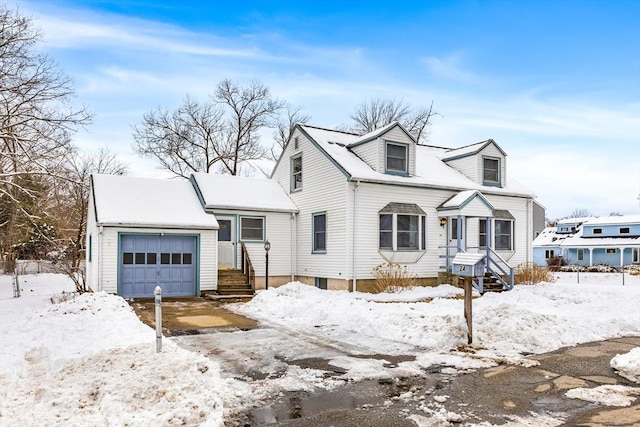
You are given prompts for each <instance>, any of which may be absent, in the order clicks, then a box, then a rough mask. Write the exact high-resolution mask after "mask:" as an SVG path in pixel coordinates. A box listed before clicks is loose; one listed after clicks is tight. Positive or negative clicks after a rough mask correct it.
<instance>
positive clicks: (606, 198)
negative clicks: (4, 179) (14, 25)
mask: <svg viewBox="0 0 640 427" xmlns="http://www.w3.org/2000/svg"><path fill="white" fill-rule="evenodd" d="M7 4H8V5H9V6H10V7H12V6H16V7H18V8H19V10H20V11H21V12H22V13H25V14H29V15H32V16H33V17H34V18H35V19H36V24H37V25H38V26H39V27H40V28H41V29H42V32H43V34H44V37H45V43H44V45H43V46H42V49H43V51H44V52H45V53H47V54H49V55H50V56H51V57H53V58H54V59H55V60H56V61H57V62H58V64H59V65H60V67H61V68H62V70H63V71H64V72H65V73H66V74H67V75H69V76H70V77H71V78H72V79H73V80H74V81H75V84H76V88H77V91H78V96H77V99H76V101H77V102H78V103H83V104H85V105H87V106H88V107H89V108H90V109H91V110H93V111H94V112H95V113H96V118H95V120H94V124H92V125H91V126H89V127H88V128H87V129H86V130H83V131H81V132H79V133H78V134H77V135H76V136H75V138H74V139H75V140H76V142H77V143H78V144H79V145H80V146H81V147H83V148H84V149H87V150H92V149H95V148H98V147H100V146H102V145H108V146H109V147H111V149H112V150H114V151H116V152H118V154H119V157H120V159H121V160H122V161H124V162H126V163H128V164H129V165H130V169H131V173H132V174H133V175H139V176H161V174H160V172H158V171H157V170H155V169H154V164H153V163H152V162H151V161H150V160H144V159H140V158H139V157H137V156H136V155H135V154H134V153H133V152H132V150H131V142H132V136H131V134H132V132H131V127H132V126H133V125H134V124H136V123H137V122H139V121H140V119H141V118H142V115H143V114H144V113H145V112H147V111H149V110H151V109H154V108H156V107H166V108H174V107H177V106H179V105H180V104H181V102H182V101H183V99H184V97H185V96H186V95H187V94H188V95H190V96H192V97H195V98H198V99H202V100H205V99H207V96H208V94H210V93H212V92H213V89H214V87H215V85H216V83H217V82H219V81H220V80H221V79H223V78H231V79H232V80H235V81H237V82H239V83H247V82H249V81H251V80H253V79H259V80H260V81H262V82H263V83H264V84H265V85H267V86H268V87H269V88H270V89H271V91H272V93H273V94H274V95H276V96H277V97H279V98H282V99H285V100H287V101H288V102H290V103H291V104H293V105H297V106H300V107H301V108H302V110H303V112H304V113H306V114H308V115H310V116H311V117H312V120H311V122H310V123H311V124H314V125H317V126H324V127H335V126H337V125H340V124H344V123H347V122H348V121H349V114H350V113H351V112H352V111H353V109H354V108H355V106H356V105H358V104H359V103H360V102H361V101H363V100H365V99H370V98H373V97H381V96H383V97H394V98H396V99H401V100H404V101H406V102H409V103H412V104H414V105H420V106H425V105H428V104H430V103H431V101H433V102H434V107H435V110H436V111H437V112H439V113H440V114H441V115H442V116H441V117H436V118H435V119H434V120H433V126H432V131H431V136H430V143H431V144H434V145H439V146H450V147H458V146H463V145H467V144H471V143H474V142H478V141H482V140H486V139H488V138H493V139H495V140H496V141H497V142H498V144H499V145H500V146H501V147H503V149H504V150H505V151H506V152H507V154H508V160H507V161H508V163H507V168H508V173H509V174H510V176H512V177H513V178H515V179H517V180H518V181H520V182H522V183H523V184H525V185H527V186H529V187H530V188H532V189H533V190H534V191H535V192H536V193H537V195H538V199H539V201H540V202H541V203H542V204H543V205H544V206H546V208H547V215H548V216H549V217H550V218H557V217H562V216H565V215H568V214H570V213H571V211H572V210H574V209H575V208H585V209H588V210H590V211H591V212H592V213H594V214H596V215H607V214H608V213H610V212H614V211H615V212H621V213H625V214H638V213H640V199H639V197H640V1H637V0H629V1H621V0H612V1H571V0H564V1H550V0H549V1H526V0H523V1H471V0H469V1H404V2H403V1H399V2H388V1H387V2H378V1H368V2H355V1H354V2H348V1H322V2H291V1H282V2H277V1H257V2H251V1H245V2H213V1H180V2H177V1H176V2H174V1H167V2H159V1H157V2H156V1H146V0H144V1H143V0H139V1H80V0H58V1H56V2H51V1H19V2H15V1H14V2H13V3H12V2H11V1H9V2H7ZM265 142H270V141H265Z"/></svg>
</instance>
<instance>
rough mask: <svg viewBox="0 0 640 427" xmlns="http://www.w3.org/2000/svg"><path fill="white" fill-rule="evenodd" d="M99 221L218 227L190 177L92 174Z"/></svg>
mask: <svg viewBox="0 0 640 427" xmlns="http://www.w3.org/2000/svg"><path fill="white" fill-rule="evenodd" d="M91 180H92V191H93V198H94V201H95V215H96V222H97V223H98V225H121V226H133V227H140V226H146V227H174V228H194V229H217V228H218V221H216V218H215V216H213V215H210V214H207V213H206V212H205V211H204V209H202V206H201V205H200V201H199V200H198V196H197V195H196V192H195V191H194V190H193V186H192V185H191V183H190V182H189V181H185V180H178V179H175V180H169V179H153V178H137V177H131V176H122V175H99V174H97V175H92V177H91Z"/></svg>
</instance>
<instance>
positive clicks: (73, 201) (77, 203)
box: [47, 147, 128, 293]
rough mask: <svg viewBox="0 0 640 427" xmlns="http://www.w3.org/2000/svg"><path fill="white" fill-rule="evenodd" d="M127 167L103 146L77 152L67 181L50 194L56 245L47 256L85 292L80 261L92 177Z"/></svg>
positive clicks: (67, 173) (67, 171) (52, 242)
mask: <svg viewBox="0 0 640 427" xmlns="http://www.w3.org/2000/svg"><path fill="white" fill-rule="evenodd" d="M127 170H128V168H127V166H126V165H124V164H123V163H121V162H120V161H119V160H118V159H117V158H116V155H115V154H114V153H112V152H111V151H109V149H108V148H106V147H103V148H101V149H99V150H98V151H96V152H95V153H85V154H78V155H76V156H75V157H74V158H72V159H71V161H70V162H69V163H68V165H67V169H66V171H65V173H66V178H67V179H66V180H64V181H62V182H61V183H60V184H61V185H57V186H56V187H55V188H54V189H53V191H52V195H51V197H50V200H51V202H50V204H51V207H50V209H49V211H50V213H51V216H52V218H54V221H55V222H54V223H55V225H56V235H55V241H51V242H50V244H51V246H52V248H53V250H51V251H50V252H49V253H48V254H47V255H48V258H49V259H51V260H53V261H54V265H55V267H56V269H57V270H58V271H60V272H61V273H65V274H67V275H68V276H69V277H70V278H71V279H72V280H73V281H74V283H75V285H76V291H77V292H79V293H82V292H85V291H86V287H85V280H84V279H85V278H84V273H83V271H84V270H83V269H82V266H81V261H82V259H83V258H84V252H85V244H84V243H85V239H86V231H87V208H88V205H89V178H90V176H91V175H92V174H111V175H124V174H126V173H127Z"/></svg>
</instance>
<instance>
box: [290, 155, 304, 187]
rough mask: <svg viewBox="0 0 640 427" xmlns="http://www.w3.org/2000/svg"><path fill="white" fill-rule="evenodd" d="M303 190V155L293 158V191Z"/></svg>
mask: <svg viewBox="0 0 640 427" xmlns="http://www.w3.org/2000/svg"><path fill="white" fill-rule="evenodd" d="M299 190H302V154H298V155H297V156H294V157H292V158H291V191H299Z"/></svg>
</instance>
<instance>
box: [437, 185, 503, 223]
mask: <svg viewBox="0 0 640 427" xmlns="http://www.w3.org/2000/svg"><path fill="white" fill-rule="evenodd" d="M465 208H466V209H465ZM437 211H438V213H447V214H458V215H465V216H477V214H478V213H480V212H481V213H483V215H482V216H487V217H489V216H492V215H493V213H494V212H495V210H494V208H493V205H492V204H491V203H490V202H489V201H488V200H487V199H486V197H484V196H483V195H482V193H481V192H479V191H478V190H466V191H461V192H459V193H458V194H455V195H453V196H451V197H450V198H449V199H447V200H445V201H444V202H443V203H442V204H441V205H440V206H438V207H437ZM465 211H466V213H465ZM474 214H475V215H474Z"/></svg>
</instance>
